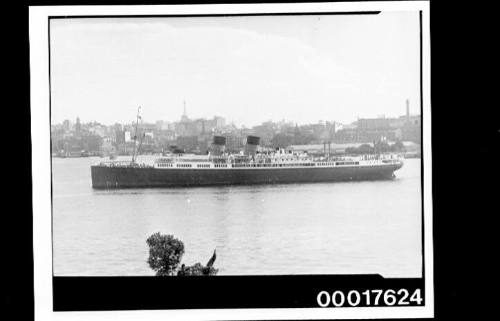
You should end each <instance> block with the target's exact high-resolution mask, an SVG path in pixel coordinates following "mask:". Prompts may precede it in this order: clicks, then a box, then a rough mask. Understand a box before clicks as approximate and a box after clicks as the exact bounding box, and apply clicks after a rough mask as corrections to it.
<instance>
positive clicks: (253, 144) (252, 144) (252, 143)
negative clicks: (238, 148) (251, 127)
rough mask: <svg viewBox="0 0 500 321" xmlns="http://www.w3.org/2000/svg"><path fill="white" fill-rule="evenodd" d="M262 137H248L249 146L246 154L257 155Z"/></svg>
mask: <svg viewBox="0 0 500 321" xmlns="http://www.w3.org/2000/svg"><path fill="white" fill-rule="evenodd" d="M259 142H260V137H257V136H247V144H246V146H245V154H247V155H255V152H256V151H257V146H259Z"/></svg>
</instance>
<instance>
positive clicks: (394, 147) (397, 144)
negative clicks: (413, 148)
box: [391, 140, 405, 152]
mask: <svg viewBox="0 0 500 321" xmlns="http://www.w3.org/2000/svg"><path fill="white" fill-rule="evenodd" d="M391 151H393V152H403V151H405V145H403V143H402V142H401V141H399V140H398V141H397V142H395V143H394V144H392V145H391Z"/></svg>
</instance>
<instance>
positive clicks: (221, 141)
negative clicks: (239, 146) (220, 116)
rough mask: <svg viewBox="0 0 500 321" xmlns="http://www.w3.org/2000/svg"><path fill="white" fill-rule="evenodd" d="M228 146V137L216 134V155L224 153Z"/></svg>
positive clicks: (214, 150)
mask: <svg viewBox="0 0 500 321" xmlns="http://www.w3.org/2000/svg"><path fill="white" fill-rule="evenodd" d="M225 148H226V137H224V136H214V140H213V142H212V153H213V154H214V155H222V153H224V150H225Z"/></svg>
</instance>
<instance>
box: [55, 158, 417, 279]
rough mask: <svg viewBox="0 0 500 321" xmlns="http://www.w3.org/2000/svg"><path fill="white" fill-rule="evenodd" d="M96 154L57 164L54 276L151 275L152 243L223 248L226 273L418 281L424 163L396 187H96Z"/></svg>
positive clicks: (197, 254)
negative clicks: (167, 239)
mask: <svg viewBox="0 0 500 321" xmlns="http://www.w3.org/2000/svg"><path fill="white" fill-rule="evenodd" d="M99 160H100V159H99V158H94V157H88V158H53V159H52V176H53V182H52V183H53V213H52V215H53V255H54V258H53V262H54V275H56V276H76V275H78V276H87V275H88V276H124V275H154V273H153V271H152V270H151V269H150V268H149V266H148V264H147V262H146V260H147V258H148V254H149V253H148V246H147V244H146V239H147V237H148V236H149V235H151V234H152V233H155V232H161V233H162V234H173V235H174V236H175V237H177V238H179V239H180V240H182V241H183V242H184V245H185V254H184V257H183V263H185V264H187V265H190V264H194V263H196V262H201V263H203V264H205V263H206V262H207V261H208V259H209V258H210V257H211V255H212V253H213V250H214V249H217V260H216V262H215V265H214V266H215V267H216V268H218V269H219V273H218V274H219V275H257V274H259V275H261V274H353V273H379V274H381V275H383V276H384V277H420V276H421V273H422V248H421V237H422V234H421V228H422V226H421V219H422V216H421V215H422V212H421V211H422V208H421V186H420V159H407V160H405V165H404V166H403V168H402V169H400V170H398V171H397V172H396V178H395V179H394V180H389V181H368V182H343V183H315V184H290V185H259V186H227V187H198V188H175V189H174V188H158V189H124V190H93V189H92V187H91V178H90V165H91V164H92V163H95V162H98V161H99Z"/></svg>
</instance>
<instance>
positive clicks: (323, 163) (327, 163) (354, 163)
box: [158, 162, 359, 168]
mask: <svg viewBox="0 0 500 321" xmlns="http://www.w3.org/2000/svg"><path fill="white" fill-rule="evenodd" d="M333 165H359V162H320V163H303V164H300V163H292V164H234V165H233V167H300V166H333ZM158 167H174V165H173V164H171V163H160V164H158ZM175 167H178V168H179V167H180V168H191V167H193V166H192V164H176V166H175ZM196 167H197V168H210V164H197V165H196ZM214 167H215V168H221V167H224V168H227V164H214Z"/></svg>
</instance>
